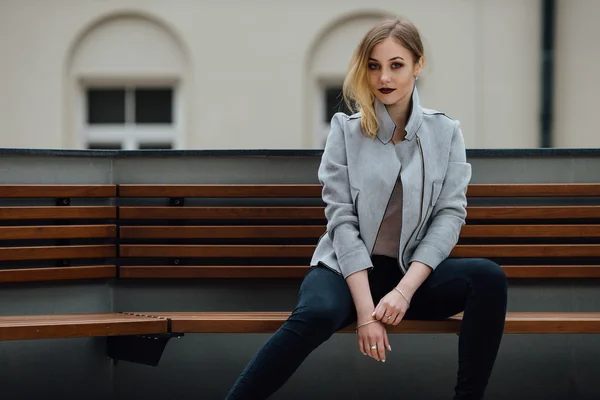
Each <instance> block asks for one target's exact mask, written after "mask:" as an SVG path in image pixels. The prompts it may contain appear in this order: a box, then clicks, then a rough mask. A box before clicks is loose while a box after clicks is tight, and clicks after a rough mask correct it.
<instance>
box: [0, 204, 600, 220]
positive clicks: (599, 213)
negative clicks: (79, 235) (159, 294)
mask: <svg viewBox="0 0 600 400" xmlns="http://www.w3.org/2000/svg"><path fill="white" fill-rule="evenodd" d="M119 212H120V215H121V218H122V219H209V220H210V219H225V220H227V219H290V220H299V219H311V220H324V219H325V209H324V207H151V206H140V207H136V206H125V207H120V208H119ZM0 215H1V214H0ZM575 218H600V206H491V207H488V206H485V207H484V206H473V207H467V220H473V219H491V220H498V219H575Z"/></svg>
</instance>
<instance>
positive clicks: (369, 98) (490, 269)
mask: <svg viewBox="0 0 600 400" xmlns="http://www.w3.org/2000/svg"><path fill="white" fill-rule="evenodd" d="M423 64H424V57H423V45H422V42H421V39H420V36H419V33H418V31H417V29H416V28H415V26H414V25H413V24H411V23H410V22H407V21H405V20H386V21H383V22H381V23H380V24H378V25H376V26H375V27H373V28H372V29H371V30H370V31H369V32H368V33H367V34H366V36H365V37H364V38H363V40H362V41H361V43H360V44H359V46H358V48H357V50H356V52H355V54H354V56H353V58H352V61H351V64H350V71H349V74H348V76H347V78H346V80H345V82H344V94H345V96H346V101H347V102H348V103H349V105H351V106H357V108H358V109H359V110H360V111H359V112H358V113H357V114H354V115H351V116H347V115H345V114H342V113H337V114H336V115H335V116H334V117H333V119H332V121H331V131H330V134H329V136H328V138H327V143H326V145H325V150H324V153H323V157H322V161H321V165H320V167H319V171H318V176H319V181H320V182H321V184H322V185H323V200H324V202H325V203H326V208H325V215H326V217H327V221H328V223H327V232H326V233H325V234H324V235H323V236H322V237H321V239H320V240H319V243H318V245H317V248H316V250H315V253H314V256H313V259H312V261H311V269H310V270H309V272H308V273H307V275H306V276H305V278H304V281H303V283H302V285H301V288H300V293H299V298H298V304H297V307H296V309H295V310H294V312H293V313H292V315H291V316H290V317H289V319H288V320H287V321H286V322H285V323H284V324H283V325H282V327H281V328H280V329H279V330H278V331H277V332H276V333H275V334H274V335H273V336H272V337H271V338H270V339H269V340H268V341H267V343H265V344H264V345H263V347H262V348H261V349H260V350H259V351H258V353H257V354H256V355H255V357H254V358H253V360H252V361H251V362H250V364H249V365H248V366H247V368H246V369H245V371H244V372H243V373H242V374H241V375H240V377H239V378H238V380H237V382H236V383H235V385H234V387H233V388H232V389H231V391H230V393H229V396H228V398H229V399H265V398H267V397H269V396H270V395H271V394H273V393H274V392H275V391H276V390H277V389H279V388H280V387H281V386H282V385H283V384H284V383H285V382H286V381H287V379H288V378H289V377H290V376H291V375H292V374H293V373H294V371H295V370H296V369H297V368H298V367H299V366H300V364H301V363H302V362H303V360H304V359H305V358H306V357H307V356H308V355H309V354H310V353H311V352H312V351H313V350H314V349H315V348H317V347H318V346H319V345H320V344H322V343H323V342H324V341H325V340H327V339H328V338H329V337H330V336H331V335H332V334H333V333H335V332H336V331H338V330H339V329H341V328H343V327H345V326H347V325H349V324H351V323H354V322H356V323H357V338H358V348H359V350H360V352H361V353H363V354H365V355H368V356H370V357H371V358H373V359H375V360H377V361H382V362H385V360H386V350H387V351H390V350H391V347H390V343H389V340H388V336H387V333H386V325H397V324H399V323H400V322H401V321H402V320H403V319H421V320H425V319H445V318H448V317H450V316H452V315H455V314H457V313H459V312H462V311H464V316H463V321H462V327H461V330H460V337H459V344H458V346H459V360H458V361H459V364H458V377H457V383H456V387H455V397H454V398H455V399H480V398H482V397H483V394H484V391H485V388H486V386H487V383H488V379H489V377H490V375H491V372H492V367H493V365H494V362H495V359H496V355H497V352H498V349H499V346H500V342H501V338H502V334H503V330H504V319H505V315H506V297H507V281H506V276H505V274H504V272H503V271H502V269H501V268H500V267H499V266H498V265H497V264H495V263H493V262H491V261H489V260H486V259H449V258H448V256H449V255H450V252H451V250H452V248H453V247H454V246H455V245H456V243H457V241H458V238H459V233H460V230H461V228H462V226H463V225H464V223H465V217H466V203H467V202H466V190H467V186H468V183H469V181H470V179H471V166H470V164H468V163H467V162H466V155H465V147H464V141H463V136H462V133H461V129H460V124H459V123H458V122H457V121H454V120H452V119H450V118H448V117H446V116H445V115H444V114H443V113H441V112H438V111H433V110H429V109H425V108H422V107H421V105H420V104H419V97H418V93H417V89H416V85H415V83H416V81H417V79H418V77H419V74H420V73H421V71H422V68H423ZM391 389H392V387H390V390H391Z"/></svg>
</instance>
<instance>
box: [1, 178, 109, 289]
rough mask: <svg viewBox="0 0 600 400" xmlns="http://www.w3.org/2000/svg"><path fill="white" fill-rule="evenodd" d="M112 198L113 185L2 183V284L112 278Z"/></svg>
mask: <svg viewBox="0 0 600 400" xmlns="http://www.w3.org/2000/svg"><path fill="white" fill-rule="evenodd" d="M116 194H117V189H116V185H0V246H1V247H0V283H7V282H31V281H50V280H72V279H106V278H114V277H116V266H115V262H114V258H115V257H116V255H117V243H116V237H117V227H116V217H117V207H116V205H114V198H115V197H116ZM110 203H113V204H110Z"/></svg>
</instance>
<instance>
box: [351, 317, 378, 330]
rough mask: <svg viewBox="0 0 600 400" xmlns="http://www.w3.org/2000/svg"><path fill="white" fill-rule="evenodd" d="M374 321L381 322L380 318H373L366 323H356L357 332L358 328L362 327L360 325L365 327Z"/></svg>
mask: <svg viewBox="0 0 600 400" xmlns="http://www.w3.org/2000/svg"><path fill="white" fill-rule="evenodd" d="M373 322H379V320H378V319H373V320H371V321H367V322H365V323H362V324H360V325H356V332H357V333H358V328H360V327H363V326H365V325H369V324H372V323H373Z"/></svg>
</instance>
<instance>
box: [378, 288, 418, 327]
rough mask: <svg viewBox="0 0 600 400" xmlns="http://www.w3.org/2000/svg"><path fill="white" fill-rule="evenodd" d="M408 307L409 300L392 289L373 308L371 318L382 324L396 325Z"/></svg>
mask: <svg viewBox="0 0 600 400" xmlns="http://www.w3.org/2000/svg"><path fill="white" fill-rule="evenodd" d="M408 307H410V303H409V299H408V298H405V295H403V294H402V293H400V291H398V289H396V288H394V289H392V291H391V292H389V293H388V294H386V295H385V296H384V297H383V298H382V299H381V300H380V301H379V304H377V307H375V311H374V312H373V317H374V318H375V319H377V320H379V321H381V322H383V323H384V324H390V325H398V324H399V323H400V321H402V318H404V314H406V311H407V310H408Z"/></svg>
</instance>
